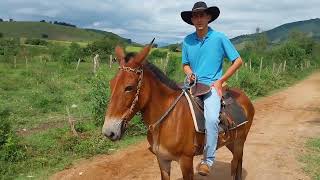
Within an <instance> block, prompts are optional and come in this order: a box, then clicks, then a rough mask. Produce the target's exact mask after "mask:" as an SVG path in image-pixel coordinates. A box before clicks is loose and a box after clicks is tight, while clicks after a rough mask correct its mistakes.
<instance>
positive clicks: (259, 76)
mask: <svg viewBox="0 0 320 180" xmlns="http://www.w3.org/2000/svg"><path fill="white" fill-rule="evenodd" d="M262 60H263V57H262V58H260V70H259V79H260V75H261V70H262Z"/></svg>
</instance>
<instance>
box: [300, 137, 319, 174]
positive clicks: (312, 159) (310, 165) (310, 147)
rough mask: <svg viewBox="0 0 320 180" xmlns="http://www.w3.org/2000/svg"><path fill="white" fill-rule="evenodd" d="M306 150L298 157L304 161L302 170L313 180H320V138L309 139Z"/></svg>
mask: <svg viewBox="0 0 320 180" xmlns="http://www.w3.org/2000/svg"><path fill="white" fill-rule="evenodd" d="M305 148H306V152H305V153H304V154H303V155H302V156H301V157H300V158H299V160H300V161H301V162H303V163H304V167H303V170H304V171H305V172H306V173H307V174H309V175H310V177H312V179H314V180H320V138H314V139H309V140H308V141H307V142H306V145H305Z"/></svg>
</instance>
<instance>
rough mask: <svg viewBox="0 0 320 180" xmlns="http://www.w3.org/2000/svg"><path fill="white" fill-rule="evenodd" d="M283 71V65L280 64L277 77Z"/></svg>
mask: <svg viewBox="0 0 320 180" xmlns="http://www.w3.org/2000/svg"><path fill="white" fill-rule="evenodd" d="M281 69H282V63H280V65H279V68H278V71H277V76H278V75H279V74H280V72H281Z"/></svg>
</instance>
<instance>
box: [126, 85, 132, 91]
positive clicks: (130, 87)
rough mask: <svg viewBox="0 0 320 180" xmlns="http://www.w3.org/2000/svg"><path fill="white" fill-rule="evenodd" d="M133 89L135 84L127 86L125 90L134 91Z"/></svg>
mask: <svg viewBox="0 0 320 180" xmlns="http://www.w3.org/2000/svg"><path fill="white" fill-rule="evenodd" d="M132 90H133V86H127V87H126V88H125V89H124V91H125V92H130V91H132Z"/></svg>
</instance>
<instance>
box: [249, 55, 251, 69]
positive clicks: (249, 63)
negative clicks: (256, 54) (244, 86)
mask: <svg viewBox="0 0 320 180" xmlns="http://www.w3.org/2000/svg"><path fill="white" fill-rule="evenodd" d="M249 69H250V71H251V58H250V59H249Z"/></svg>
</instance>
